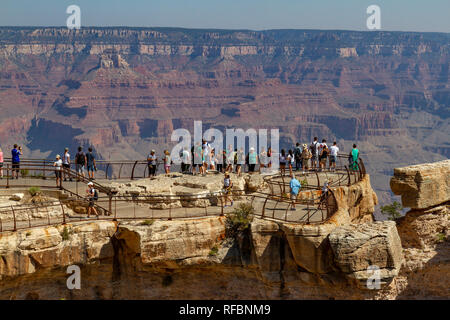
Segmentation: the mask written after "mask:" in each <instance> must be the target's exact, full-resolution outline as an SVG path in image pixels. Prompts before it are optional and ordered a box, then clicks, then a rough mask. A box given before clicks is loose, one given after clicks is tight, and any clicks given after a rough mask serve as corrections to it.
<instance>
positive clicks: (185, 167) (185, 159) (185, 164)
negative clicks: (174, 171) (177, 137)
mask: <svg viewBox="0 0 450 320" xmlns="http://www.w3.org/2000/svg"><path fill="white" fill-rule="evenodd" d="M190 166H191V155H190V153H189V151H188V149H187V148H186V147H185V148H183V151H182V152H181V173H188V172H189V171H190V170H189V169H190V168H189V167H190Z"/></svg>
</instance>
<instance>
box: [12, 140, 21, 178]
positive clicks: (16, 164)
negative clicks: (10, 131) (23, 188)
mask: <svg viewBox="0 0 450 320" xmlns="http://www.w3.org/2000/svg"><path fill="white" fill-rule="evenodd" d="M21 155H22V147H17V144H15V145H14V149H12V150H11V156H12V169H13V170H12V173H11V176H12V178H13V179H14V172H15V173H16V174H15V176H16V179H19V170H20V156H21Z"/></svg>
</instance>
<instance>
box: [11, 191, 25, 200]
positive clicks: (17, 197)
mask: <svg viewBox="0 0 450 320" xmlns="http://www.w3.org/2000/svg"><path fill="white" fill-rule="evenodd" d="M24 196H25V194H23V193H14V194H13V195H12V196H11V197H9V200H12V201H20V200H22V199H23V197H24Z"/></svg>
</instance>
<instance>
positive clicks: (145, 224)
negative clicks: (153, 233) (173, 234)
mask: <svg viewBox="0 0 450 320" xmlns="http://www.w3.org/2000/svg"><path fill="white" fill-rule="evenodd" d="M154 222H155V220H153V219H152V220H144V221H142V222H141V226H151V225H152V224H153V223H154Z"/></svg>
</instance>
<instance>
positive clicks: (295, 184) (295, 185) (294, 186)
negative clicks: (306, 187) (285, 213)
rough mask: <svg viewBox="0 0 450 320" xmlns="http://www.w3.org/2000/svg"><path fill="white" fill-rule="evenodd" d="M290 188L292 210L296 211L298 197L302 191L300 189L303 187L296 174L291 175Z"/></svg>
mask: <svg viewBox="0 0 450 320" xmlns="http://www.w3.org/2000/svg"><path fill="white" fill-rule="evenodd" d="M289 187H290V188H291V201H292V208H291V210H292V211H294V210H296V209H295V201H297V196H298V193H299V191H300V188H301V187H302V185H301V183H300V181H298V180H297V179H296V178H295V175H294V174H291V181H290V182H289Z"/></svg>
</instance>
